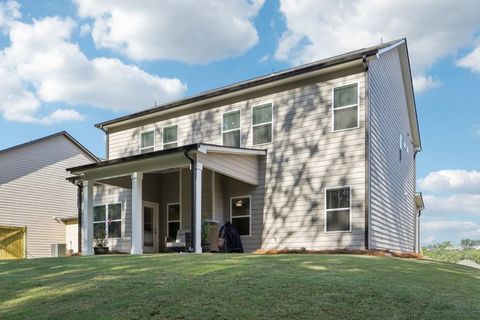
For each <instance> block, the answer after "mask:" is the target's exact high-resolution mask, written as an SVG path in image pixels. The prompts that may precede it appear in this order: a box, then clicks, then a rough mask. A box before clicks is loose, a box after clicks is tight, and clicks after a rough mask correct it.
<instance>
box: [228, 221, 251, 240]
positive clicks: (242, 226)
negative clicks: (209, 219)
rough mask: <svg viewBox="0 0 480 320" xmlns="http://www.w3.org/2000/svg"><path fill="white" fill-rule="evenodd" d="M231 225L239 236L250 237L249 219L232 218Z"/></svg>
mask: <svg viewBox="0 0 480 320" xmlns="http://www.w3.org/2000/svg"><path fill="white" fill-rule="evenodd" d="M232 224H233V226H234V227H235V228H236V229H237V231H238V233H239V234H240V235H241V236H248V235H250V218H248V217H245V218H232Z"/></svg>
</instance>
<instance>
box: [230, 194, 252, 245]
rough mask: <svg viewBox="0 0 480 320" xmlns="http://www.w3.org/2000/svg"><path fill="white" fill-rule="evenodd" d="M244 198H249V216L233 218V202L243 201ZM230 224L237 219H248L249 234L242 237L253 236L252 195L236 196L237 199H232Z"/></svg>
mask: <svg viewBox="0 0 480 320" xmlns="http://www.w3.org/2000/svg"><path fill="white" fill-rule="evenodd" d="M242 198H248V202H249V206H248V215H243V216H235V217H233V216H232V200H234V199H242ZM229 207H230V222H231V223H232V224H233V219H235V218H248V234H245V235H241V236H240V237H251V236H252V196H251V195H245V196H235V197H230V203H229Z"/></svg>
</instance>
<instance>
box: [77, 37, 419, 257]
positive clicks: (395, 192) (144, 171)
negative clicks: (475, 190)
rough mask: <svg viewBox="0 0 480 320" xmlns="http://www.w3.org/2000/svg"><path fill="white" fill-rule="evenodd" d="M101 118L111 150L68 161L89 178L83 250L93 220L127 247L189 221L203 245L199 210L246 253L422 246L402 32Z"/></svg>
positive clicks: (415, 135)
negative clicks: (90, 159) (93, 158)
mask: <svg viewBox="0 0 480 320" xmlns="http://www.w3.org/2000/svg"><path fill="white" fill-rule="evenodd" d="M96 126H97V127H98V128H99V129H101V130H103V131H104V132H105V134H106V143H107V146H106V147H107V160H105V161H102V162H99V163H94V164H89V165H84V166H79V167H74V168H69V169H68V170H69V172H70V173H71V174H73V175H74V178H73V179H75V180H76V181H79V182H81V184H82V186H83V212H82V217H83V218H82V231H83V253H84V254H92V239H93V237H94V233H95V232H96V230H97V229H98V230H105V231H106V233H107V235H108V237H109V240H110V247H111V248H112V249H114V250H118V251H125V252H131V253H133V254H141V253H143V252H159V251H163V249H164V241H163V239H164V238H165V237H166V236H170V237H175V235H176V233H177V232H178V230H181V229H182V230H185V229H186V230H191V234H192V235H193V236H192V248H194V250H195V252H201V250H202V249H201V239H200V228H201V221H202V219H209V220H213V221H218V222H219V223H223V222H225V221H227V220H229V221H231V222H232V223H233V225H234V226H235V227H236V228H237V230H238V231H239V233H240V234H241V236H242V241H243V244H244V247H245V250H246V251H254V250H256V249H259V248H264V249H271V248H282V249H283V248H301V247H304V248H306V249H307V250H308V249H310V250H323V249H335V248H348V249H386V250H398V251H414V250H415V249H416V245H417V241H418V239H417V235H418V220H417V219H418V214H419V210H418V208H417V206H416V200H418V199H416V196H417V197H418V195H416V192H415V156H416V154H417V152H419V151H420V150H421V143H420V134H419V128H418V123H417V113H416V107H415V99H414V92H413V87H412V78H411V73H410V65H409V59H408V51H407V44H406V41H405V40H404V39H403V40H398V41H394V42H390V43H385V44H381V45H378V46H375V47H371V48H367V49H361V50H357V51H354V52H350V53H347V54H343V55H339V56H335V57H332V58H328V59H324V60H320V61H317V62H313V63H310V64H306V65H302V66H299V67H295V68H291V69H288V70H285V71H282V72H277V73H273V74H270V75H267V76H263V77H259V78H255V79H251V80H247V81H243V82H240V83H236V84H233V85H230V86H226V87H222V88H218V89H214V90H211V91H207V92H204V93H201V94H199V95H196V96H192V97H189V98H185V99H182V100H179V101H174V102H171V103H168V104H165V105H162V106H159V107H155V108H152V109H148V110H145V111H141V112H138V113H134V114H131V115H127V116H123V117H120V118H117V119H113V120H110V121H106V122H103V123H100V124H98V125H96ZM94 186H95V187H94ZM417 202H419V201H417Z"/></svg>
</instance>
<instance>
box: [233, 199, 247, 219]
mask: <svg viewBox="0 0 480 320" xmlns="http://www.w3.org/2000/svg"><path fill="white" fill-rule="evenodd" d="M231 201H232V202H231V204H230V205H231V207H232V217H235V216H248V215H250V198H235V199H232V200H231Z"/></svg>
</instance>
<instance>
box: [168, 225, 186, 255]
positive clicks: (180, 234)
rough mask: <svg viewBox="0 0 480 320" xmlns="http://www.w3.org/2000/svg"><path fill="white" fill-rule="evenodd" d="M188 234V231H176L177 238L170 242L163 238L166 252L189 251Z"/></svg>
mask: <svg viewBox="0 0 480 320" xmlns="http://www.w3.org/2000/svg"><path fill="white" fill-rule="evenodd" d="M189 243H190V232H189V231H188V230H178V231H177V238H176V239H174V240H173V241H172V239H169V238H168V237H167V238H165V249H166V251H167V252H187V251H189Z"/></svg>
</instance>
